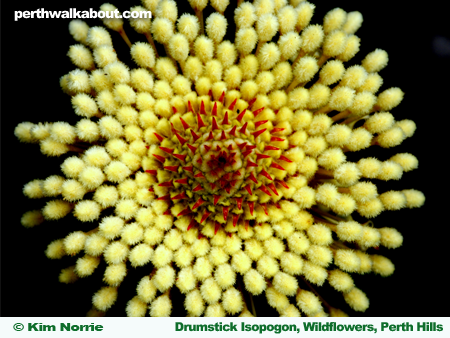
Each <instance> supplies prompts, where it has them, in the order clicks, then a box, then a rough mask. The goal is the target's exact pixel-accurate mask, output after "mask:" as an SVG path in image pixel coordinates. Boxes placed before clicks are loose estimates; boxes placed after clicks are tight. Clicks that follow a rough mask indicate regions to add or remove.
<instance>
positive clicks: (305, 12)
mask: <svg viewBox="0 0 450 338" xmlns="http://www.w3.org/2000/svg"><path fill="white" fill-rule="evenodd" d="M297 3H298V2H297ZM291 4H292V6H294V3H292V2H291ZM315 8H316V6H315V5H314V4H311V3H309V2H307V1H305V2H301V3H300V4H299V5H298V6H297V7H296V10H297V13H298V19H297V25H296V28H297V30H298V31H300V30H302V29H304V28H305V27H306V26H308V24H309V22H310V21H311V18H312V16H313V13H314V9H315Z"/></svg>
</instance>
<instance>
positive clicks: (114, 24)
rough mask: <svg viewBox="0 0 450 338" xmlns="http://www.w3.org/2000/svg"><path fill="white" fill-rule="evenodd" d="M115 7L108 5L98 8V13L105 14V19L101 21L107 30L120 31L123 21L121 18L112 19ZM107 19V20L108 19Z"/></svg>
mask: <svg viewBox="0 0 450 338" xmlns="http://www.w3.org/2000/svg"><path fill="white" fill-rule="evenodd" d="M116 10H117V7H116V6H114V5H111V4H108V3H105V4H103V5H101V6H100V11H102V12H105V18H104V19H102V21H103V23H104V24H105V26H106V27H108V28H109V29H112V30H115V31H120V30H121V29H122V27H123V20H122V19H121V18H113V17H112V16H113V15H114V12H115V11H116ZM108 17H109V18H108Z"/></svg>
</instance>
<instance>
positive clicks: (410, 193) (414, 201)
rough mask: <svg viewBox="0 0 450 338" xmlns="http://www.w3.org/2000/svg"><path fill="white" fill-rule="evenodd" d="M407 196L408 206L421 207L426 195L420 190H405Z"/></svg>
mask: <svg viewBox="0 0 450 338" xmlns="http://www.w3.org/2000/svg"><path fill="white" fill-rule="evenodd" d="M402 192H403V194H404V195H405V197H406V206H407V207H408V208H420V207H421V206H422V205H423V204H424V203H425V195H424V194H423V193H422V192H421V191H418V190H414V189H409V190H403V191H402Z"/></svg>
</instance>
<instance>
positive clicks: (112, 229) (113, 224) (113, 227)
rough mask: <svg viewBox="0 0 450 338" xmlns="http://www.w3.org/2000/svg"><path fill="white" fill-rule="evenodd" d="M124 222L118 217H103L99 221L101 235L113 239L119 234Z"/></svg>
mask: <svg viewBox="0 0 450 338" xmlns="http://www.w3.org/2000/svg"><path fill="white" fill-rule="evenodd" d="M124 225H125V222H124V220H123V219H122V218H119V217H112V216H110V217H104V218H103V219H102V222H101V223H100V226H99V229H100V233H101V235H102V236H104V237H105V238H108V239H114V238H116V237H117V236H119V235H120V233H121V231H122V229H123V227H124Z"/></svg>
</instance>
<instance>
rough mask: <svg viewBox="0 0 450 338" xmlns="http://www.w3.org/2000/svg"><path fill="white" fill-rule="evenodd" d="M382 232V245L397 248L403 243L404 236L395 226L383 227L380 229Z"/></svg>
mask: <svg viewBox="0 0 450 338" xmlns="http://www.w3.org/2000/svg"><path fill="white" fill-rule="evenodd" d="M378 231H379V232H380V234H381V240H380V243H381V245H383V246H385V247H386V248H389V249H395V248H398V247H400V246H401V245H402V243H403V236H402V234H401V233H400V232H398V231H397V230H396V229H394V228H381V229H378Z"/></svg>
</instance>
